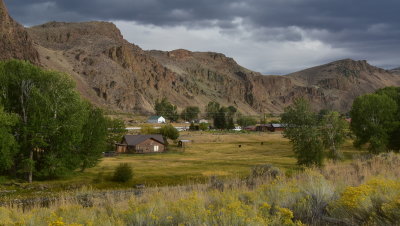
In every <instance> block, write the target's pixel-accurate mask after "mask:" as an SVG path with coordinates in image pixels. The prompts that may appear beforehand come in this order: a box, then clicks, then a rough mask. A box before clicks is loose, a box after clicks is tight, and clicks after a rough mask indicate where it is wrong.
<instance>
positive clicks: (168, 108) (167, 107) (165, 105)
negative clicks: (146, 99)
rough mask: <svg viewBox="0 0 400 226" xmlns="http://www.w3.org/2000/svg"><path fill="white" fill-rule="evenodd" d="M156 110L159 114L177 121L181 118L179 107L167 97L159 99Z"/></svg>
mask: <svg viewBox="0 0 400 226" xmlns="http://www.w3.org/2000/svg"><path fill="white" fill-rule="evenodd" d="M154 110H155V112H156V114H157V115H159V116H163V117H165V118H166V119H169V120H171V121H173V122H176V121H177V120H178V118H179V114H178V111H177V107H176V106H175V105H172V104H171V103H170V102H169V101H168V99H167V98H163V99H162V100H161V101H159V100H157V101H156V103H155V106H154Z"/></svg>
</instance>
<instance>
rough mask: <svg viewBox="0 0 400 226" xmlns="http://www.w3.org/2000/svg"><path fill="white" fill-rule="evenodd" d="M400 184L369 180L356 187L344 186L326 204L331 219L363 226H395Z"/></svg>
mask: <svg viewBox="0 0 400 226" xmlns="http://www.w3.org/2000/svg"><path fill="white" fill-rule="evenodd" d="M399 198H400V182H398V181H394V180H388V179H373V180H370V181H369V182H367V183H365V184H362V185H360V186H357V187H347V188H346V189H345V190H344V192H343V193H342V195H341V197H340V199H339V200H337V201H336V202H334V203H332V204H331V205H330V208H329V211H330V213H331V215H332V216H334V217H336V218H339V219H345V220H347V221H352V222H354V223H357V224H363V225H364V224H365V225H397V224H398V223H399V221H400V216H399V215H397V214H398V213H399V211H398V207H400V205H399Z"/></svg>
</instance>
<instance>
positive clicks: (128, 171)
mask: <svg viewBox="0 0 400 226" xmlns="http://www.w3.org/2000/svg"><path fill="white" fill-rule="evenodd" d="M132 177H133V170H132V167H131V166H129V164H128V163H121V164H120V165H119V166H118V167H117V168H116V169H115V171H114V176H113V180H114V181H116V182H121V183H125V182H128V181H129V180H131V179H132Z"/></svg>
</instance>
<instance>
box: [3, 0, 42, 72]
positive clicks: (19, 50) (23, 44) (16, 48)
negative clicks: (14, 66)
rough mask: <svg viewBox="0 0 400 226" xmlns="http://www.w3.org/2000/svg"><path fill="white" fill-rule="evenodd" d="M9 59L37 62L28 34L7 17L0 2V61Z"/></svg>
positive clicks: (36, 54) (36, 55) (37, 57)
mask: <svg viewBox="0 0 400 226" xmlns="http://www.w3.org/2000/svg"><path fill="white" fill-rule="evenodd" d="M11 58H15V59H21V60H28V61H31V62H32V63H36V64H37V63H38V62H39V61H38V60H39V55H38V53H37V51H36V50H35V48H34V47H33V44H32V41H31V39H30V38H29V36H28V33H27V32H26V31H25V29H24V27H23V26H21V25H20V24H18V23H17V22H15V21H14V20H13V19H12V18H11V17H10V16H9V15H8V11H7V9H6V7H5V5H4V2H3V0H0V60H5V59H11Z"/></svg>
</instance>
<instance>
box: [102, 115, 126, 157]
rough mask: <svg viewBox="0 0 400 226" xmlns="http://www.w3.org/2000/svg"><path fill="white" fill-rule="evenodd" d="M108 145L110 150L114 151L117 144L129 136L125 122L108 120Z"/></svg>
mask: <svg viewBox="0 0 400 226" xmlns="http://www.w3.org/2000/svg"><path fill="white" fill-rule="evenodd" d="M107 128H108V135H107V138H106V140H107V144H108V149H109V150H113V149H114V148H115V144H116V143H119V142H121V141H122V138H123V137H124V135H126V134H127V132H128V131H127V130H126V126H125V123H124V121H123V120H121V119H111V118H108V119H107Z"/></svg>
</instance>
